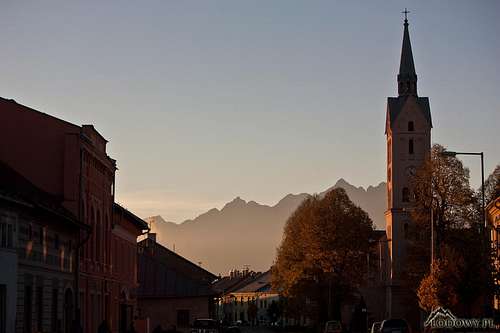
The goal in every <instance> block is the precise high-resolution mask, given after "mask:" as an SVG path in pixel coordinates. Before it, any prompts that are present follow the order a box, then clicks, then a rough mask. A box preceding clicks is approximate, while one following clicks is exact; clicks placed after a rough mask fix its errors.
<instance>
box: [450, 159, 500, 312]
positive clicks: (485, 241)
mask: <svg viewBox="0 0 500 333" xmlns="http://www.w3.org/2000/svg"><path fill="white" fill-rule="evenodd" d="M441 155H442V156H449V157H456V156H457V155H474V156H480V157H481V206H482V207H481V208H482V209H481V213H482V219H483V223H482V228H481V229H482V234H483V235H482V236H483V244H484V245H483V246H484V249H483V250H486V251H489V250H491V249H490V246H489V239H488V237H489V236H488V221H487V220H486V207H485V200H484V154H483V152H479V153H475V152H456V151H444V152H442V153H441ZM489 306H490V304H488V302H487V301H486V304H485V311H487V310H488V308H489Z"/></svg>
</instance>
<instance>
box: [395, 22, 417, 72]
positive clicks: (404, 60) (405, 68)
mask: <svg viewBox="0 0 500 333" xmlns="http://www.w3.org/2000/svg"><path fill="white" fill-rule="evenodd" d="M399 75H416V72H415V63H414V62H413V52H412V51H411V43H410V33H409V32H408V20H405V23H404V30H403V46H402V48H401V63H400V64H399Z"/></svg>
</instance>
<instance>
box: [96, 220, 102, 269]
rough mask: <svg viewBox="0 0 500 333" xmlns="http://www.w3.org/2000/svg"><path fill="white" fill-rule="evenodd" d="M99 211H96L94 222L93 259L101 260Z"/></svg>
mask: <svg viewBox="0 0 500 333" xmlns="http://www.w3.org/2000/svg"><path fill="white" fill-rule="evenodd" d="M101 228H102V223H101V213H100V212H99V211H97V220H96V224H95V261H101V255H102V253H101V236H102V230H101Z"/></svg>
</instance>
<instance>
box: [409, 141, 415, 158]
mask: <svg viewBox="0 0 500 333" xmlns="http://www.w3.org/2000/svg"><path fill="white" fill-rule="evenodd" d="M413 148H414V147H413V139H410V140H409V141H408V154H410V155H413V153H414V149H413Z"/></svg>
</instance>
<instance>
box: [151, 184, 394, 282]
mask: <svg viewBox="0 0 500 333" xmlns="http://www.w3.org/2000/svg"><path fill="white" fill-rule="evenodd" d="M338 187H342V188H344V189H345V190H346V192H347V195H348V196H349V197H350V198H351V200H352V201H353V202H354V203H355V204H357V205H358V206H360V207H361V208H363V209H364V210H365V211H366V212H367V213H368V215H370V217H371V218H372V220H373V222H374V227H376V228H377V229H383V228H385V221H384V212H385V209H386V195H385V190H386V187H385V183H384V182H381V183H379V184H378V185H377V186H368V187H367V188H366V190H365V189H364V188H363V187H356V186H353V185H351V184H349V183H348V182H347V181H346V180H344V179H343V178H341V179H339V180H338V181H337V182H336V183H335V185H333V186H331V187H329V188H328V189H327V190H325V191H323V192H320V193H318V195H319V196H324V195H325V194H326V193H327V192H328V191H330V190H332V189H333V188H338ZM308 196H310V194H307V193H299V194H287V195H285V196H284V197H283V198H282V199H281V200H279V201H278V202H277V203H276V204H275V205H273V206H269V205H264V204H260V203H258V202H256V201H253V200H250V201H245V200H244V199H242V198H241V197H239V196H238V197H236V198H234V199H233V200H231V201H230V202H228V203H226V204H225V205H224V206H223V208H221V209H217V208H212V209H210V210H208V211H207V212H205V213H202V214H200V215H199V216H197V217H196V218H193V219H188V220H185V221H183V222H182V223H179V224H177V223H174V222H168V221H166V220H165V219H163V217H161V216H159V215H156V216H151V217H148V218H145V220H146V221H147V222H148V223H150V224H151V231H152V232H155V233H157V240H158V242H160V243H161V244H163V245H164V246H166V247H168V248H169V249H171V250H174V248H175V251H176V252H177V253H179V254H180V255H182V256H185V257H186V258H188V259H190V260H192V261H194V262H201V263H202V266H203V267H204V268H205V269H208V270H210V271H212V272H214V273H227V272H228V271H229V270H231V269H235V268H242V267H243V266H244V265H248V266H249V267H250V269H253V270H255V271H265V270H267V269H269V267H270V265H271V264H272V262H273V260H274V257H275V254H276V248H277V247H278V246H279V244H280V242H281V237H282V234H283V228H284V225H285V223H286V220H287V219H288V217H289V216H290V215H291V214H292V213H293V211H294V210H295V209H296V208H297V207H298V206H299V205H300V203H301V202H302V201H303V200H304V199H306V198H307V197H308Z"/></svg>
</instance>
